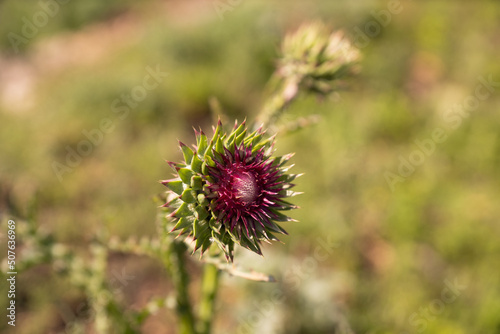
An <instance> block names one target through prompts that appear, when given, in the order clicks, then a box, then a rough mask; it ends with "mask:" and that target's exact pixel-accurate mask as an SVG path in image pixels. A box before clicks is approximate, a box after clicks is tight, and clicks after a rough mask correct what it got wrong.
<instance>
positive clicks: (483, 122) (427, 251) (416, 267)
mask: <svg viewBox="0 0 500 334" xmlns="http://www.w3.org/2000/svg"><path fill="white" fill-rule="evenodd" d="M41 3H42V4H48V3H50V4H51V5H50V6H49V7H47V6H45V5H41ZM41 3H39V2H38V1H34V0H30V1H28V0H26V1H22V2H20V1H14V0H5V1H3V2H2V3H1V4H0V159H1V164H0V210H1V211H0V212H1V215H2V217H1V219H2V223H5V224H3V225H2V227H3V230H2V232H0V238H1V240H2V245H4V244H6V242H5V241H6V238H5V233H6V222H7V220H8V219H9V218H16V219H23V218H26V217H32V218H34V219H35V221H36V222H37V224H38V225H39V227H40V229H41V230H43V231H49V232H51V233H53V234H54V236H55V238H56V239H57V240H58V241H61V242H64V243H67V244H70V245H71V246H72V247H73V248H74V249H76V250H78V251H79V252H81V253H82V254H85V253H86V251H87V250H86V247H87V245H88V243H89V241H90V240H91V239H92V236H93V235H94V234H95V233H96V232H97V231H98V230H100V229H102V228H106V229H107V230H108V231H109V233H110V234H112V235H118V236H121V237H129V236H132V235H135V236H138V237H141V236H144V235H146V236H152V235H155V233H156V228H155V224H154V221H155V216H156V214H157V208H156V204H155V203H154V202H153V200H152V199H153V197H154V196H155V195H156V194H158V193H161V192H162V191H163V190H164V189H163V188H162V186H161V185H160V184H159V183H158V182H157V180H160V179H165V178H169V177H170V176H171V171H170V169H169V167H168V165H167V164H166V163H165V162H164V160H165V159H167V160H173V161H176V160H179V159H181V153H180V152H179V150H178V148H177V145H176V144H177V139H180V140H182V141H183V142H185V143H189V144H192V143H193V142H194V135H193V131H192V127H193V126H195V127H202V128H203V129H205V130H206V131H207V132H208V133H210V128H211V125H212V124H213V117H212V115H211V113H210V109H209V106H208V100H209V98H210V97H212V96H215V97H217V98H218V99H219V100H220V102H221V105H222V106H223V108H224V109H225V110H226V111H227V113H228V115H229V117H228V122H230V123H232V122H233V119H238V120H240V121H241V120H243V119H244V118H245V117H246V118H247V119H249V120H252V119H253V118H254V117H255V116H256V112H257V111H258V110H259V108H260V107H261V105H262V103H263V101H264V98H265V95H264V93H263V92H264V87H265V84H266V82H267V80H268V79H269V77H270V75H271V74H272V72H273V70H274V64H275V60H276V59H277V57H278V54H279V44H280V41H281V39H282V38H283V36H284V34H285V33H286V32H287V31H290V30H293V29H295V28H296V27H297V26H298V25H300V24H301V23H304V22H308V21H314V20H319V19H321V20H323V21H324V22H325V23H327V24H328V25H330V26H331V27H332V28H334V29H343V30H345V31H346V33H347V34H348V35H350V36H352V38H353V39H354V41H355V43H357V45H358V46H360V48H361V53H362V54H363V62H362V71H361V73H360V75H359V76H358V77H356V78H355V79H354V80H353V81H351V85H350V90H348V91H344V92H340V93H339V94H338V95H337V96H334V97H333V98H329V99H325V100H318V99H316V98H312V97H301V98H299V100H298V101H297V102H296V103H295V104H293V105H292V107H291V108H290V109H289V110H288V112H289V113H288V114H287V116H286V117H287V118H288V119H294V118H297V117H301V116H305V115H310V114H318V115H320V116H321V120H320V122H319V123H318V124H316V125H314V126H311V127H309V128H307V129H303V130H301V131H298V132H296V133H293V134H289V135H286V136H279V137H278V141H277V145H276V148H277V153H287V152H290V151H293V152H296V155H295V157H294V158H293V163H295V167H294V169H293V171H294V172H297V173H302V172H303V173H305V175H304V176H303V177H302V178H300V179H299V180H298V181H297V188H296V189H297V190H298V191H302V192H304V194H303V195H301V196H299V197H297V198H296V199H295V201H294V202H295V203H296V204H298V205H300V207H301V209H300V210H296V211H295V212H293V213H292V215H293V217H294V218H296V219H298V220H299V222H298V223H288V224H285V225H284V227H285V228H286V229H287V231H288V232H289V234H290V235H289V236H288V237H286V238H284V239H283V241H284V244H279V243H276V244H274V245H272V246H269V247H266V248H265V249H264V254H265V258H259V257H258V256H256V255H252V254H250V253H249V252H247V251H244V250H241V251H240V252H239V253H238V254H237V261H238V262H239V263H240V264H242V265H243V266H245V267H247V268H253V269H255V270H258V271H263V272H267V273H270V274H273V275H275V276H276V277H277V278H278V280H279V281H280V283H276V284H263V283H256V282H249V281H245V280H243V279H239V278H234V277H229V276H227V275H225V276H224V277H223V280H222V282H221V289H220V293H219V300H218V306H217V310H218V313H217V319H216V322H215V328H214V333H228V334H229V333H254V332H255V333H287V334H291V333H301V334H302V333H384V334H385V333H398V334H403V333H423V332H426V333H450V334H461V333H467V334H469V333H500V241H499V240H500V225H499V224H498V223H499V219H498V217H500V206H499V205H498V201H499V200H500V137H499V131H498V130H499V122H500V113H499V112H498V111H499V107H500V98H499V96H500V94H499V93H500V61H499V60H500V58H499V55H500V3H498V2H494V1H477V2H468V1H453V2H452V1H419V2H417V1H401V2H398V1H375V0H374V1H356V2H350V1H326V0H325V1H307V2H306V1H287V2H284V1H267V2H265V1H224V0H221V1H216V0H213V1H212V0H206V1H156V0H149V1H145V2H142V3H140V4H139V3H135V2H132V1H115V0H113V1H106V2H101V1H97V0H88V1H85V2H68V3H65V4H62V2H61V3H60V4H58V5H57V6H56V5H54V2H41ZM44 6H45V7H44ZM44 8H45V9H44ZM391 10H392V11H393V13H391ZM381 11H385V12H383V13H381ZM44 12H45V13H47V14H46V15H45V16H44V15H43V14H40V13H44ZM396 12H397V13H396ZM384 13H385V14H387V13H391V14H390V16H387V15H385V14H384ZM44 17H45V18H46V20H45V19H44ZM377 18H378V20H379V21H377ZM26 22H28V23H26ZM44 23H45V24H44ZM30 24H33V25H35V24H36V25H38V27H37V26H36V25H35V26H34V28H35V29H32V30H29V27H26V26H27V25H30ZM32 28H33V27H32ZM23 29H24V32H25V33H26V32H28V35H30V36H31V37H29V38H26V37H23V36H25V35H26V34H25V35H23ZM14 34H15V35H14ZM16 36H17V37H16ZM363 36H364V37H363ZM14 45H15V46H14ZM148 67H149V68H151V69H156V68H159V69H160V70H161V71H163V72H166V73H168V75H167V76H166V77H165V78H164V79H163V80H162V82H161V83H160V84H159V85H158V87H157V88H155V89H152V90H150V91H147V95H146V96H145V97H144V99H143V100H142V101H140V102H138V103H137V105H133V107H125V106H126V104H125V102H122V101H120V99H122V97H123V94H125V95H126V94H131V92H133V89H134V88H135V87H137V86H138V85H141V84H142V83H143V79H144V77H145V76H146V75H147V74H148V69H147V68H148ZM489 77H490V80H492V81H494V82H496V84H494V85H492V86H490V87H489V88H490V90H489V91H488V90H486V89H485V88H482V90H481V92H482V93H484V92H490V94H489V96H488V97H487V98H484V99H482V100H478V99H476V100H475V101H479V102H478V105H477V106H474V108H473V110H472V111H470V113H469V114H468V115H466V114H463V116H457V115H460V114H454V115H453V116H454V117H455V120H457V117H458V120H459V121H460V123H458V121H457V122H454V123H451V121H450V117H451V116H452V114H451V113H453V112H454V111H453V110H455V109H453V108H458V109H456V110H459V109H460V107H457V106H456V105H457V104H459V105H460V104H463V103H468V102H467V101H469V102H470V101H473V97H474V96H475V94H476V87H477V86H478V85H479V84H480V83H481V81H480V79H478V78H483V79H484V80H488V78H489ZM495 85H496V86H495ZM483 95H484V94H483ZM117 99H118V101H119V102H115V101H116V100H117ZM117 106H120V107H122V108H125V109H121V111H119V112H118V111H117ZM125 110H127V112H125ZM103 119H109V120H110V122H111V124H112V130H110V131H108V132H107V133H105V132H102V138H101V139H100V143H99V144H98V145H95V146H93V147H92V148H91V149H90V153H89V154H88V155H87V156H84V157H82V159H81V161H80V162H78V163H76V164H75V166H74V167H71V168H70V170H66V172H65V173H63V174H62V175H61V174H60V175H59V176H61V178H58V176H57V173H56V172H55V171H54V166H55V165H54V162H57V163H61V164H65V163H66V158H67V154H68V147H69V150H71V149H77V148H78V145H79V144H80V143H81V142H82V141H83V140H86V139H87V138H86V137H85V135H84V133H83V131H92V130H97V129H100V128H101V125H100V124H101V122H102V120H103ZM436 128H440V129H443V131H445V133H446V135H447V137H446V140H444V141H443V142H440V143H434V144H435V148H434V151H433V152H432V153H431V154H429V155H422V156H423V157H424V159H423V160H424V161H423V163H421V164H419V165H418V166H416V167H414V171H413V172H412V173H411V175H408V174H405V175H406V176H407V177H400V178H399V179H398V181H401V182H395V183H392V185H393V186H391V182H387V179H386V178H387V175H389V174H387V173H388V172H390V173H394V174H391V175H393V176H394V175H398V168H401V166H400V165H401V159H404V160H408V159H411V157H412V156H413V158H414V159H415V157H416V156H417V155H418V153H415V152H416V151H418V150H419V147H418V146H417V144H416V143H415V140H420V141H424V140H428V139H430V138H432V133H433V131H435V129H436ZM412 154H413V155H412ZM419 163H420V162H419ZM18 242H20V243H22V241H18ZM325 243H326V244H330V245H333V246H332V247H326V248H325V246H324V244H325ZM318 247H319V248H318ZM5 248H6V247H4V246H2V253H4V252H5V253H6V250H5ZM318 249H319V251H318ZM325 251H326V252H325ZM325 254H326V255H327V256H326V255H325ZM1 257H2V258H4V255H3V254H2V255H1ZM191 262H192V264H190V270H191V271H192V273H193V275H194V276H195V278H194V281H195V283H196V282H197V281H198V280H199V269H198V267H197V266H196V257H193V261H191ZM110 263H111V268H114V269H112V270H115V271H116V272H122V270H125V271H126V273H127V274H128V275H130V276H133V277H134V278H133V279H132V280H131V281H130V283H129V284H127V285H126V286H121V287H120V289H119V292H120V294H121V295H122V299H123V301H124V302H125V304H126V305H128V306H129V307H130V308H139V307H141V306H142V305H143V304H144V303H145V302H146V300H148V299H149V298H150V297H151V296H153V295H160V294H161V295H165V294H166V293H167V292H168V290H169V289H170V283H169V281H168V278H167V277H166V276H165V274H164V271H163V269H162V267H161V264H160V263H157V262H155V261H153V260H149V259H147V258H144V257H137V256H126V255H123V254H116V255H113V256H112V257H111V258H110ZM112 270H111V271H110V274H109V277H110V280H113V279H115V278H114V276H113V275H114V272H113V271H112ZM17 288H18V295H17V301H18V303H19V304H18V305H19V308H18V310H17V312H18V313H17V326H16V328H15V330H14V331H13V330H12V329H11V328H8V327H10V326H8V325H7V324H6V322H7V321H6V318H5V315H3V316H2V321H1V323H0V330H2V332H4V331H5V332H6V333H14V332H15V333H64V332H65V326H66V324H67V322H68V321H71V319H72V316H71V315H72V314H75V312H76V310H75V309H76V308H78V305H79V304H81V302H82V301H83V300H84V296H83V295H82V294H81V293H80V292H79V290H78V289H76V288H75V287H73V286H72V285H71V282H68V281H66V280H64V279H62V278H59V277H58V276H57V275H56V274H54V273H53V272H52V271H51V269H50V266H39V267H35V268H32V269H30V270H29V271H27V272H23V273H21V274H20V275H19V276H18V285H17ZM193 295H196V291H193ZM1 296H2V297H1V298H0V305H1V308H2V309H3V310H5V307H6V305H7V298H6V290H5V285H4V286H3V287H2V291H1ZM273 296H279V297H280V298H279V299H280V300H279V301H278V300H277V299H276V298H275V297H273ZM4 312H5V311H3V312H2V314H4ZM68 314H69V315H68ZM173 321H175V320H174V316H173V315H172V314H171V312H170V311H162V312H160V313H158V314H157V315H156V316H153V317H151V318H150V319H148V320H147V322H146V323H145V324H144V326H143V328H142V330H143V332H145V333H175V329H174V326H173V325H172V323H173ZM87 332H88V333H93V331H92V328H91V326H90V325H89V326H88V328H87Z"/></svg>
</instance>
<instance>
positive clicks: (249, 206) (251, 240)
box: [162, 121, 298, 260]
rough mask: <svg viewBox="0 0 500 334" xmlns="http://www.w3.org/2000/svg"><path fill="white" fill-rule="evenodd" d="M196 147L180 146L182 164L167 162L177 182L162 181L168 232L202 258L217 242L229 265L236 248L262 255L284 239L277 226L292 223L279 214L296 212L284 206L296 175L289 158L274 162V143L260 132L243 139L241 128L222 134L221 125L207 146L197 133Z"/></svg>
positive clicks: (237, 127) (243, 126)
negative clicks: (266, 245) (264, 247)
mask: <svg viewBox="0 0 500 334" xmlns="http://www.w3.org/2000/svg"><path fill="white" fill-rule="evenodd" d="M196 137H197V145H196V146H195V147H194V149H190V148H189V147H187V146H186V145H184V144H182V143H181V144H180V146H181V149H182V151H183V154H184V160H185V161H184V162H183V163H170V165H171V166H172V167H173V168H174V169H175V171H176V173H177V175H176V178H174V179H171V180H165V181H162V183H163V184H164V185H165V186H167V187H168V188H169V191H168V194H169V196H168V197H167V200H168V202H167V203H166V204H165V205H164V207H165V208H166V210H167V212H168V213H169V216H170V218H171V220H172V222H173V223H174V227H173V229H172V231H180V234H181V235H182V234H184V235H188V236H191V237H193V239H194V240H196V244H195V250H197V249H201V253H202V254H203V252H204V251H205V250H206V249H208V248H209V247H210V245H211V244H212V243H213V242H215V243H216V244H217V245H218V246H219V248H220V249H221V250H222V251H223V252H224V254H225V255H226V258H227V259H228V260H232V259H233V250H234V244H235V243H236V244H238V245H241V246H243V247H245V248H247V249H250V250H252V251H254V252H256V253H258V254H262V252H261V249H260V244H261V242H262V241H267V242H269V241H271V240H278V239H277V238H276V237H275V235H274V234H275V233H277V234H278V233H279V234H286V231H285V230H284V229H283V228H281V227H280V226H279V225H278V224H277V223H276V222H283V221H291V220H292V219H290V218H289V217H287V216H285V215H284V214H283V213H281V211H283V210H289V209H293V208H295V206H294V205H292V204H290V203H288V202H287V201H285V198H286V197H290V196H293V195H295V194H296V193H294V192H293V191H291V190H290V188H291V187H292V186H293V184H291V182H292V181H293V180H294V179H295V177H297V176H298V175H294V174H287V171H288V169H289V167H285V166H284V165H285V164H286V162H287V161H288V160H289V159H290V158H291V156H292V155H291V154H289V155H286V156H282V157H272V156H271V154H272V153H273V138H266V137H265V134H264V132H263V131H262V130H261V129H259V130H257V131H255V132H253V133H250V134H247V129H246V127H245V123H244V122H243V123H242V124H241V125H239V126H238V125H237V124H235V127H234V128H233V130H232V131H231V132H230V133H229V134H226V133H223V131H222V124H221V122H220V121H219V123H218V125H217V127H216V128H215V129H214V134H213V136H212V139H211V140H210V142H209V141H208V139H207V137H206V136H205V134H204V133H203V132H196Z"/></svg>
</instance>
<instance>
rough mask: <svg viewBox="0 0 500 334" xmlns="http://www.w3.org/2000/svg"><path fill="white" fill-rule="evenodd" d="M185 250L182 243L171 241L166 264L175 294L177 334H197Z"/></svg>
mask: <svg viewBox="0 0 500 334" xmlns="http://www.w3.org/2000/svg"><path fill="white" fill-rule="evenodd" d="M186 249H187V247H186V245H185V244H184V242H182V241H177V240H174V241H172V243H171V244H170V252H169V253H170V256H169V258H170V261H168V262H167V263H166V264H167V267H168V269H169V272H170V276H171V277H172V280H173V283H174V285H175V289H176V292H177V296H176V297H177V305H176V311H177V316H178V318H179V326H180V331H179V333H181V334H197V332H196V330H195V321H194V316H193V311H192V306H191V302H190V300H189V289H188V287H189V275H188V273H187V270H186V266H185V258H184V255H185V253H186Z"/></svg>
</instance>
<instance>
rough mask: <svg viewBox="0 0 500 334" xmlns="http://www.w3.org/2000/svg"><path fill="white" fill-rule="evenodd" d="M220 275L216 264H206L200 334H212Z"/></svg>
mask: <svg viewBox="0 0 500 334" xmlns="http://www.w3.org/2000/svg"><path fill="white" fill-rule="evenodd" d="M219 275H220V273H219V269H218V268H217V267H216V266H215V265H214V264H210V263H206V264H205V265H204V268H203V279H202V287H201V303H200V323H199V325H200V326H199V329H200V330H199V333H200V334H210V332H211V327H212V319H213V316H214V307H215V299H216V296H217V288H218V286H219Z"/></svg>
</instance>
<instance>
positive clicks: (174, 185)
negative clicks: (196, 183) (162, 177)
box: [162, 180, 184, 195]
mask: <svg viewBox="0 0 500 334" xmlns="http://www.w3.org/2000/svg"><path fill="white" fill-rule="evenodd" d="M162 184H164V185H165V186H167V188H168V189H170V190H172V191H173V192H174V193H176V194H177V195H180V194H182V192H183V191H184V186H183V184H182V181H181V180H172V181H171V180H166V181H162Z"/></svg>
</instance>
